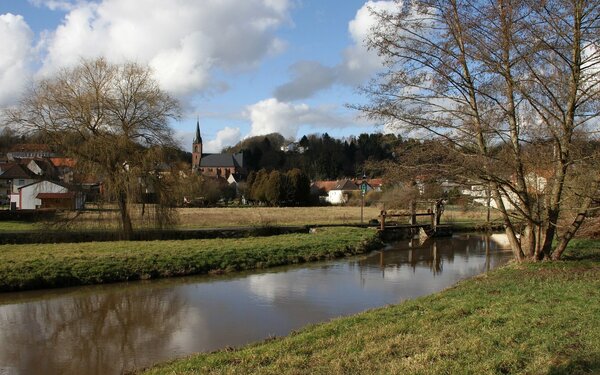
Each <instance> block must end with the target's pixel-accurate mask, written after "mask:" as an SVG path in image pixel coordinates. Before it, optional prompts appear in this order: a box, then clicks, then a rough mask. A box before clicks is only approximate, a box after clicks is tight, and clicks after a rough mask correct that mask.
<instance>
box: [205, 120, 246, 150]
mask: <svg viewBox="0 0 600 375" xmlns="http://www.w3.org/2000/svg"><path fill="white" fill-rule="evenodd" d="M241 139H242V133H241V131H240V128H230V127H228V126H227V127H225V128H224V129H221V130H219V131H218V132H217V137H216V138H215V139H213V140H211V141H208V142H204V144H203V150H202V151H203V152H208V153H219V152H221V150H222V149H223V148H224V147H227V146H233V145H235V144H236V143H238V142H239V141H240V140H241Z"/></svg>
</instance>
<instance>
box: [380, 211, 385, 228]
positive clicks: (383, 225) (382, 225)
mask: <svg viewBox="0 0 600 375" xmlns="http://www.w3.org/2000/svg"><path fill="white" fill-rule="evenodd" d="M385 215H386V212H385V210H381V214H380V215H379V217H380V218H381V230H382V231H383V230H385Z"/></svg>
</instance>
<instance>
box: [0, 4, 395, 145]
mask: <svg viewBox="0 0 600 375" xmlns="http://www.w3.org/2000/svg"><path fill="white" fill-rule="evenodd" d="M393 6H394V5H393V2H392V1H369V2H365V1H362V0H330V1H318V0H243V1H240V0H203V1H198V0H170V1H164V0H93V1H92V0H87V1H86V0H1V1H0V51H2V53H1V54H0V55H1V56H0V107H5V106H10V105H12V104H14V102H15V100H16V98H18V93H20V92H22V90H23V89H24V87H25V85H26V84H27V82H30V81H31V80H35V79H36V78H39V77H43V76H47V75H51V74H52V72H53V71H56V69H58V68H60V67H64V66H69V65H73V64H75V63H76V62H77V61H78V60H79V59H80V58H81V57H96V56H100V55H102V56H105V57H107V58H109V59H110V60H114V61H116V62H120V61H128V60H135V61H138V62H142V63H145V64H148V65H150V66H151V67H152V68H153V69H154V71H155V74H156V78H157V80H158V81H159V82H160V84H161V86H162V87H163V88H164V89H165V90H167V91H169V92H170V93H171V94H172V95H174V96H176V97H178V98H179V99H180V100H181V102H182V103H183V109H184V113H183V117H182V119H181V121H179V122H176V123H173V124H172V125H173V127H174V129H175V131H176V133H177V136H178V138H179V139H181V143H182V146H183V147H185V148H189V147H190V144H191V139H192V138H193V131H194V127H195V122H196V117H197V116H199V118H200V124H201V129H202V133H203V139H204V141H205V149H206V150H207V151H209V152H216V151H218V150H219V149H220V148H221V147H223V146H228V145H231V144H234V143H235V142H237V141H239V140H240V139H242V138H244V137H247V136H250V135H259V134H265V133H269V132H273V131H278V132H280V133H282V134H284V135H285V136H286V137H290V138H299V137H301V136H302V135H304V134H310V133H323V132H328V133H329V134H330V135H334V136H348V135H358V134H359V133H361V132H373V131H378V130H380V128H378V127H377V126H376V124H372V123H369V122H368V121H366V120H364V119H361V118H358V114H357V113H355V112H354V111H352V110H349V109H347V108H346V107H345V105H346V104H347V103H358V102H362V101H364V100H365V98H363V97H361V96H360V95H358V94H357V93H356V87H357V86H359V85H361V84H364V83H365V82H366V81H367V80H368V78H369V77H372V76H373V75H374V74H376V72H377V71H378V70H380V69H381V62H380V60H379V58H378V57H377V56H376V55H375V54H373V53H372V52H369V51H367V50H366V48H365V47H364V46H363V43H362V41H363V40H364V38H365V36H366V35H367V32H368V29H369V27H371V25H372V24H373V20H372V17H371V16H370V13H369V11H368V9H367V8H368V7H376V8H390V7H393Z"/></svg>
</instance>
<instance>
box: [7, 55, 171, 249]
mask: <svg viewBox="0 0 600 375" xmlns="http://www.w3.org/2000/svg"><path fill="white" fill-rule="evenodd" d="M178 116H179V104H178V102H177V101H176V100H175V99H173V98H172V97H170V96H169V95H168V94H167V93H165V92H163V91H162V90H161V89H160V87H159V86H158V83H157V82H156V81H155V80H154V78H153V77H152V72H151V70H150V69H149V68H148V67H146V66H142V65H139V64H136V63H126V64H121V65H119V64H113V63H110V62H108V61H106V60H105V59H103V58H100V59H96V60H82V61H81V63H80V64H79V65H77V66H75V67H74V68H68V69H63V70H61V71H59V72H58V73H56V74H55V75H54V76H52V77H50V78H47V79H43V80H40V81H39V82H37V83H35V84H34V85H33V87H32V88H31V89H30V90H29V91H28V92H26V93H25V94H24V95H23V98H22V99H21V101H20V103H19V105H18V106H17V107H16V108H15V109H11V110H9V111H8V113H7V117H8V120H9V122H10V123H12V124H16V125H18V126H20V127H21V128H22V129H28V130H30V131H32V132H36V133H37V134H41V135H43V136H44V137H45V138H46V141H47V142H48V143H49V144H51V145H53V146H54V147H55V148H56V149H58V150H61V152H63V153H64V154H65V155H66V156H69V157H72V158H74V159H75V160H77V168H78V170H79V172H81V173H83V174H89V175H93V176H95V177H97V178H100V179H102V181H103V186H104V188H105V191H106V193H107V195H108V196H109V197H110V198H112V199H113V200H114V201H116V202H117V203H118V207H119V211H120V218H121V225H122V230H123V233H124V236H125V237H126V238H131V235H132V233H133V225H132V221H131V210H132V204H133V203H134V202H135V201H138V200H140V199H141V198H140V197H141V195H142V194H143V192H144V190H147V189H150V190H152V191H153V192H154V193H155V195H156V197H157V198H158V204H156V205H154V207H155V208H156V212H155V219H156V221H157V223H158V224H159V225H164V224H166V223H168V222H169V221H170V219H171V218H172V216H171V215H172V212H171V211H170V210H169V209H168V206H167V205H164V204H161V203H163V202H164V200H168V199H169V196H170V194H169V187H168V186H166V184H165V182H166V181H168V180H171V179H166V178H162V176H161V174H160V173H159V167H160V164H161V163H162V162H163V161H164V160H165V155H164V152H163V151H164V150H165V149H166V148H168V147H173V146H174V145H175V143H174V141H173V137H172V131H171V129H170V128H169V126H168V120H169V119H173V118H177V117H178Z"/></svg>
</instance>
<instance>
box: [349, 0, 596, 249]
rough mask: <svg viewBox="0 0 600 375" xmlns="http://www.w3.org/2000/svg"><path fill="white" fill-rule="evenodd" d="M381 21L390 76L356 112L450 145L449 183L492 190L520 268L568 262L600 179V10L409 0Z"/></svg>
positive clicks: (379, 45) (509, 1) (571, 4)
mask: <svg viewBox="0 0 600 375" xmlns="http://www.w3.org/2000/svg"><path fill="white" fill-rule="evenodd" d="M373 14H374V15H375V16H376V17H377V19H378V22H377V24H376V26H375V27H373V29H372V30H371V34H370V37H369V38H368V40H367V44H368V46H369V47H370V48H372V49H374V50H376V51H377V52H378V53H379V54H380V56H382V57H383V59H384V61H385V64H386V67H387V69H386V71H385V72H384V73H382V74H381V75H379V76H378V77H377V78H376V79H374V80H373V81H372V83H371V84H370V85H369V86H368V87H366V88H365V93H366V94H367V95H368V96H369V97H370V104H367V105H364V106H359V107H358V108H359V109H361V110H362V111H364V112H365V113H366V114H367V115H368V116H370V117H371V118H373V119H376V120H379V121H382V122H384V123H386V125H387V126H389V127H396V128H398V129H405V130H407V131H416V133H414V134H419V135H421V136H423V137H426V138H433V139H436V140H438V141H439V143H440V144H443V145H444V152H445V154H446V155H447V156H450V157H449V158H448V160H449V163H448V165H447V166H446V167H447V168H451V169H452V174H453V175H454V176H458V177H459V178H462V179H463V181H465V182H468V183H471V184H475V183H479V184H481V186H482V187H485V189H489V191H490V192H491V195H492V197H493V199H494V201H495V203H496V206H497V208H498V210H499V211H500V213H501V214H502V217H503V223H504V226H505V228H506V233H507V235H508V239H509V241H510V244H511V247H512V250H513V253H514V256H515V258H516V259H518V260H523V259H536V260H539V259H543V258H545V257H553V258H555V259H558V258H560V256H561V254H562V252H563V251H564V248H565V247H566V245H567V244H568V242H569V241H570V239H571V238H572V237H573V235H574V234H575V232H576V231H577V230H578V228H579V226H580V225H581V223H582V221H583V220H584V218H585V217H586V216H587V215H588V212H589V208H590V205H591V204H592V202H593V198H594V196H595V195H596V193H597V190H598V183H599V181H600V180H599V178H598V172H599V169H598V168H597V167H596V160H597V155H596V153H597V150H596V147H593V145H594V139H593V134H594V133H595V131H596V130H597V128H598V121H599V120H600V119H599V113H600V112H599V110H600V48H599V47H600V46H599V45H598V43H599V42H598V41H599V40H600V35H599V32H600V3H599V2H597V1H592V0H535V1H534V0H412V1H404V2H401V1H397V9H395V10H394V11H383V12H375V11H374V12H373ZM581 146H585V147H581ZM567 203H568V204H567ZM555 239H558V246H557V247H556V248H554V249H553V247H552V246H553V241H554V240H555Z"/></svg>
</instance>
